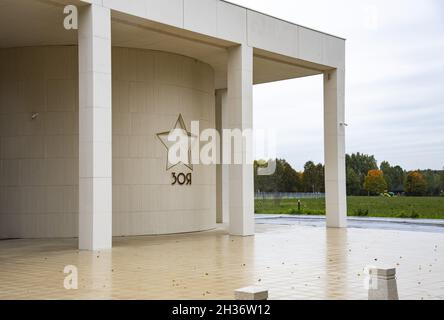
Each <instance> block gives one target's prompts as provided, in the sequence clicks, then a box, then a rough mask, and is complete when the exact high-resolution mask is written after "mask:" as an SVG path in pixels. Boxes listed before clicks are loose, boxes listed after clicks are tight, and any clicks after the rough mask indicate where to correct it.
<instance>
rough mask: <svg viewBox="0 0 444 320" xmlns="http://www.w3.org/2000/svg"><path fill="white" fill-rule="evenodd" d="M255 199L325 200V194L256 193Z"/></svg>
mask: <svg viewBox="0 0 444 320" xmlns="http://www.w3.org/2000/svg"><path fill="white" fill-rule="evenodd" d="M254 198H255V199H319V198H325V193H320V192H315V193H308V192H255V194H254Z"/></svg>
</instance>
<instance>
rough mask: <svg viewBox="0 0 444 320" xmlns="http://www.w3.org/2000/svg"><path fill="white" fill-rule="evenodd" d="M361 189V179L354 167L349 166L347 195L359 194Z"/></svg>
mask: <svg viewBox="0 0 444 320" xmlns="http://www.w3.org/2000/svg"><path fill="white" fill-rule="evenodd" d="M360 191H361V180H360V179H359V176H358V174H357V173H356V172H355V170H353V169H352V168H347V195H349V196H350V195H357V194H359V192H360Z"/></svg>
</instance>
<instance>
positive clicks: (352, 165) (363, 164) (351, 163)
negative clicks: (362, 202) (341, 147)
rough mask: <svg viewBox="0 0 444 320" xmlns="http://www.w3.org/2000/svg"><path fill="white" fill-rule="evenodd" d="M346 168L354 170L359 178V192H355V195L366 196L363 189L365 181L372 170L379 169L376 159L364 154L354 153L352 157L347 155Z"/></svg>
mask: <svg viewBox="0 0 444 320" xmlns="http://www.w3.org/2000/svg"><path fill="white" fill-rule="evenodd" d="M345 166H346V169H347V170H348V169H353V171H354V172H355V173H356V174H357V175H358V177H359V185H360V188H359V191H355V193H353V195H359V194H366V191H365V189H364V188H363V185H364V179H365V177H366V175H367V173H368V172H369V171H370V170H374V169H378V165H377V163H376V159H375V157H374V156H370V155H367V154H362V153H359V152H358V153H356V154H355V153H353V154H351V155H348V154H347V155H345Z"/></svg>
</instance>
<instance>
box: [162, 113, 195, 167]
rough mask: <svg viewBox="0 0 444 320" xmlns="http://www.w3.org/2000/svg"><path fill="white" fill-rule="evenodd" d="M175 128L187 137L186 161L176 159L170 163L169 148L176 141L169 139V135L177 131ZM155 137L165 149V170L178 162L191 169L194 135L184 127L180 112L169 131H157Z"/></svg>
mask: <svg viewBox="0 0 444 320" xmlns="http://www.w3.org/2000/svg"><path fill="white" fill-rule="evenodd" d="M177 130H180V132H181V134H183V135H184V136H186V137H187V139H188V152H187V161H186V163H185V162H182V161H178V162H177V163H171V162H170V159H169V150H170V148H171V146H172V145H174V144H175V143H177V142H176V141H174V140H173V139H169V137H170V135H171V134H172V133H173V132H175V133H177ZM175 136H176V135H175ZM157 137H158V138H159V140H160V142H162V144H163V145H164V146H165V148H166V149H167V164H166V170H170V169H171V168H172V167H174V166H176V165H178V164H179V163H182V164H183V165H184V166H186V167H187V168H189V169H190V170H193V164H192V163H191V145H192V143H193V140H194V138H195V137H194V136H193V135H192V134H191V132H188V131H187V129H186V127H185V122H184V121H183V118H182V115H181V114H179V118H177V121H176V123H175V124H174V126H173V128H172V129H171V130H170V131H166V132H161V133H158V134H157ZM181 139H182V138H181Z"/></svg>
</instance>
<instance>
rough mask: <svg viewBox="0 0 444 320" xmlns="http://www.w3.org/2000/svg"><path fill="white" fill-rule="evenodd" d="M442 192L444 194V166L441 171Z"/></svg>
mask: <svg viewBox="0 0 444 320" xmlns="http://www.w3.org/2000/svg"><path fill="white" fill-rule="evenodd" d="M441 194H444V168H443V170H442V171H441Z"/></svg>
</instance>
